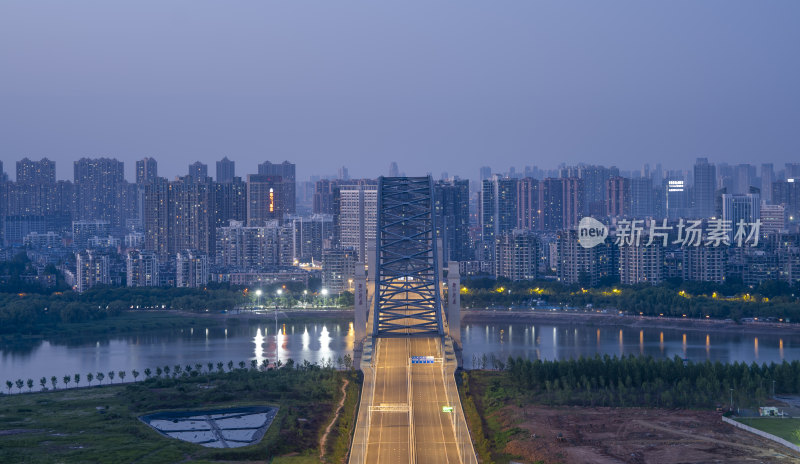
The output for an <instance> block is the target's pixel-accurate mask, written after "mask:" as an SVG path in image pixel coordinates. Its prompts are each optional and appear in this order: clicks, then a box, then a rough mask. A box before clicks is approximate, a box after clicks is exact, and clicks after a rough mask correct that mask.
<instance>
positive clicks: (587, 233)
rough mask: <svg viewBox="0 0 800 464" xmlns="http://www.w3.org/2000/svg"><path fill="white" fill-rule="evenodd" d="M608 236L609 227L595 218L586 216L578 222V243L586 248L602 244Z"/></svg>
mask: <svg viewBox="0 0 800 464" xmlns="http://www.w3.org/2000/svg"><path fill="white" fill-rule="evenodd" d="M606 237H608V227H606V225H605V224H603V223H602V222H600V221H598V220H597V219H595V218H591V217H585V218H583V219H581V222H580V223H579V224H578V243H580V244H581V246H582V247H584V248H593V247H596V246H597V245H600V244H601V243H603V242H604V241H605V240H606Z"/></svg>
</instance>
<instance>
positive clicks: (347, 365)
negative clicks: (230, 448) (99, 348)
mask: <svg viewBox="0 0 800 464" xmlns="http://www.w3.org/2000/svg"><path fill="white" fill-rule="evenodd" d="M248 366H249V369H250V370H252V371H262V372H266V371H268V370H270V369H280V368H282V367H289V368H297V369H300V370H308V369H311V368H312V367H313V366H316V364H312V363H309V362H308V361H307V360H306V361H303V363H301V364H296V363H295V362H294V361H293V360H291V359H289V360H288V361H287V362H286V364H284V363H282V362H281V361H280V360H278V361H277V362H276V363H275V364H274V365H273V366H270V364H269V360H268V359H266V358H265V359H263V360H262V361H261V363H258V362H257V361H256V360H255V359H251V360H250V362H249V363H247V362H245V361H239V362H238V363H237V364H234V362H233V361H228V363H227V364H225V363H222V362H217V363H216V364H215V363H213V362H209V363H206V364H205V365H204V364H202V363H195V364H194V365H191V364H187V365H186V366H182V365H180V364H175V365H174V366H172V367H170V366H169V365H165V366H163V367H161V366H159V367H156V368H155V370H151V369H150V368H149V367H148V368H145V369H144V371H142V372H139V371H137V370H136V369H133V370H131V375H132V376H133V381H134V382H136V381H137V380H138V379H139V376H140V375H141V374H142V373H144V375H145V377H144V378H145V379H150V378H151V377H154V378H173V379H174V378H179V377H197V376H199V375H202V374H204V373H205V374H211V373H220V374H221V373H224V372H225V368H226V367H227V372H229V373H230V372H234V371H235V370H236V369H237V368H238V370H245V369H247V368H248ZM204 367H205V372H204V371H203V368H204ZM319 367H321V368H323V369H332V368H334V367H338V368H339V369H347V370H350V369H352V367H353V358H352V357H351V356H350V355H349V354H346V355H344V356H339V357H338V358H337V359H336V361H335V363H334V361H333V360H332V359H330V358H329V359H327V360H323V361H322V364H321V365H320V366H319ZM127 374H128V373H127V371H124V370H121V371H113V370H112V371H108V372H107V373H104V372H97V373H96V374H94V373H91V372H90V373H88V374H86V377H85V378H86V381H87V382H88V383H89V386H92V382H93V381H95V380H97V383H98V385H102V384H103V381H104V380H105V379H108V380H109V383H113V382H114V378H119V381H120V382H125V378H126V377H127ZM82 379H83V377H81V374H75V375H65V376H63V377H61V382H62V388H69V385H70V383H72V382H74V384H75V386H76V387H78V386H80V383H81V380H82ZM49 380H50V385H51V388H52V389H54V390H55V389H56V388H57V385H58V381H59V378H58V377H56V376H55V375H54V376H52V377H50V379H49ZM34 384H35V383H34V381H33V379H28V380H27V381H25V380H22V379H17V380H16V381H11V380H6V389H7V390H8V393H9V394H11V390H12V388H14V387H16V388H17V389H18V392H20V393H21V392H22V389H23V388H25V387H26V386H27V387H28V391H29V392H30V391H33V387H34ZM47 384H48V379H47V378H46V377H42V378H41V379H39V385H40V386H41V389H42V391H44V390H47Z"/></svg>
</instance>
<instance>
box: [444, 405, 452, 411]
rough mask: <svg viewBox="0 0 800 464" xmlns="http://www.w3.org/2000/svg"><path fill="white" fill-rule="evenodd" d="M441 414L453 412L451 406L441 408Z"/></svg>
mask: <svg viewBox="0 0 800 464" xmlns="http://www.w3.org/2000/svg"><path fill="white" fill-rule="evenodd" d="M442 412H453V407H452V406H442Z"/></svg>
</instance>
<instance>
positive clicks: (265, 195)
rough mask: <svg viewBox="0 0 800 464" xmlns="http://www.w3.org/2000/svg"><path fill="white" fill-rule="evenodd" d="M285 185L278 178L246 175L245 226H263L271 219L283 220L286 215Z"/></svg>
mask: <svg viewBox="0 0 800 464" xmlns="http://www.w3.org/2000/svg"><path fill="white" fill-rule="evenodd" d="M286 185H287V184H286V183H284V182H283V179H282V178H281V177H280V176H267V175H262V174H248V176H247V224H248V225H250V226H259V225H263V224H264V221H267V220H271V219H278V220H283V215H284V214H286V213H288V210H287V207H286V202H287V201H288V199H287V197H288V192H287V190H286Z"/></svg>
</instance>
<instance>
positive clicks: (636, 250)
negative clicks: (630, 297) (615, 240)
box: [619, 243, 664, 285]
mask: <svg viewBox="0 0 800 464" xmlns="http://www.w3.org/2000/svg"><path fill="white" fill-rule="evenodd" d="M663 264H664V248H663V247H662V246H661V244H660V243H658V244H655V243H654V244H652V245H650V246H644V245H643V246H623V247H620V248H619V276H620V282H621V283H622V284H623V285H633V284H640V283H648V284H651V285H656V284H659V283H661V282H662V281H663V280H664V274H663Z"/></svg>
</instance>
